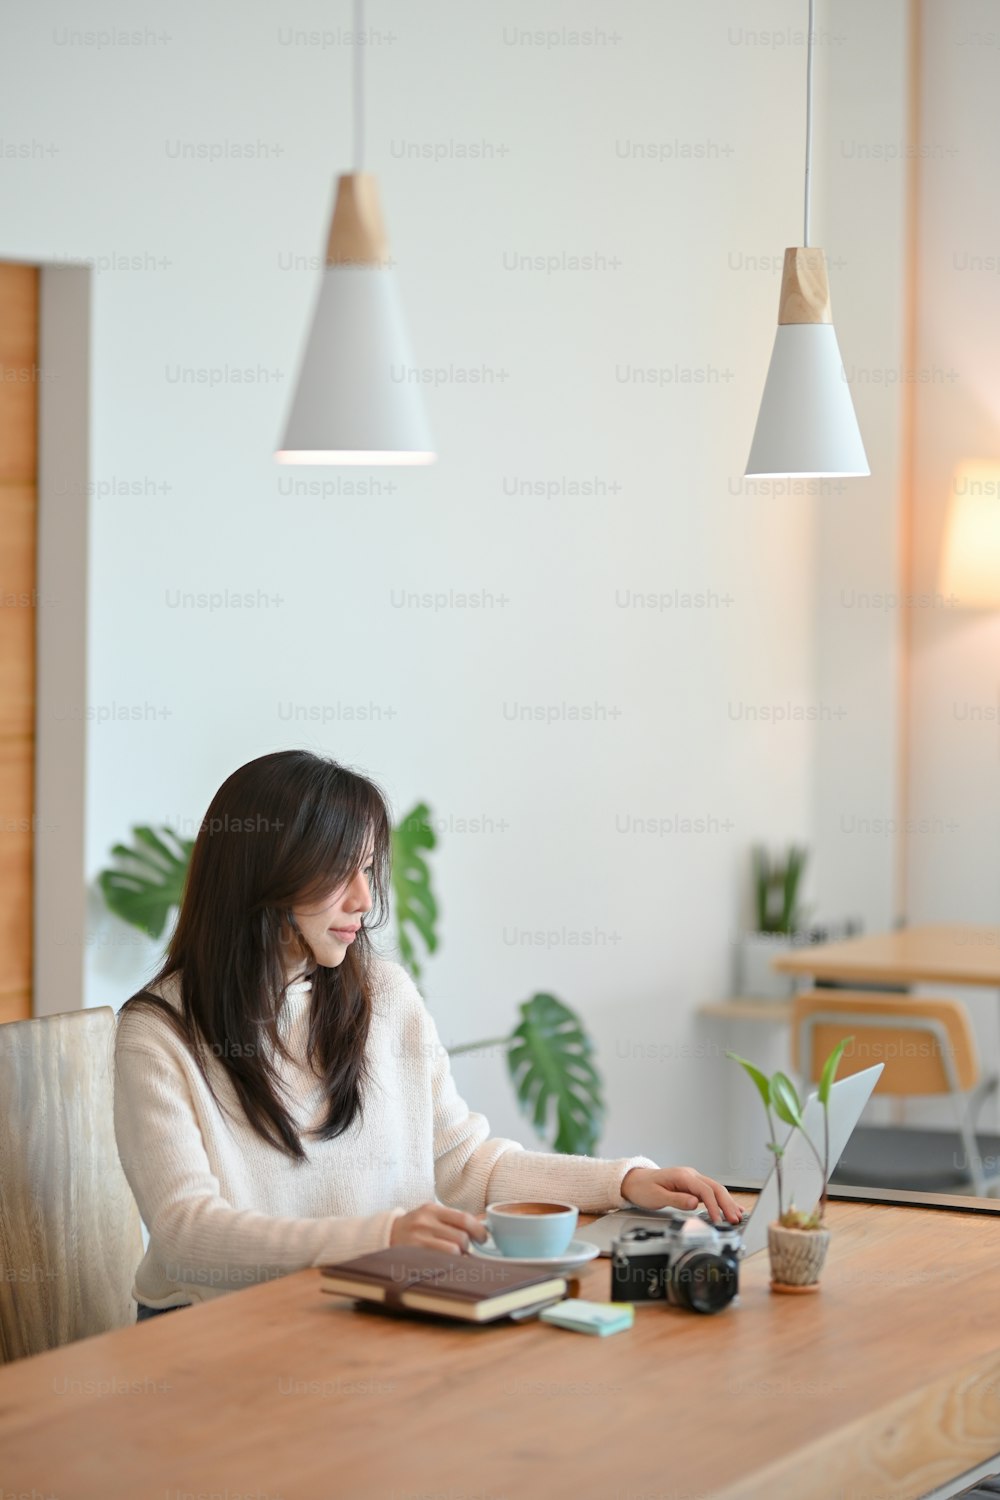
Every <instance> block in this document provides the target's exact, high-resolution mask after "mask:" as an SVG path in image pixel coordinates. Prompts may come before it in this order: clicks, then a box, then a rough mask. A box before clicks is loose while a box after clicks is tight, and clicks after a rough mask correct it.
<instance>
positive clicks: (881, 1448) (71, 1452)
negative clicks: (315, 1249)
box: [0, 1203, 1000, 1500]
mask: <svg viewBox="0 0 1000 1500" xmlns="http://www.w3.org/2000/svg"><path fill="white" fill-rule="evenodd" d="M990 1206H991V1207H992V1208H993V1209H995V1208H996V1204H992V1205H990ZM829 1214H830V1223H831V1226H832V1228H833V1230H834V1241H833V1245H832V1249H831V1255H830V1260H829V1262H828V1265H827V1269H826V1273H825V1278H824V1285H823V1290H822V1291H821V1292H820V1293H819V1294H818V1295H815V1296H805V1297H802V1296H800V1297H780V1296H774V1295H773V1294H772V1293H771V1292H770V1291H769V1290H768V1265H767V1257H766V1254H764V1255H761V1256H757V1257H755V1258H754V1259H753V1260H751V1261H749V1262H747V1264H746V1265H745V1266H744V1267H743V1269H742V1273H741V1274H742V1291H741V1301H740V1304H739V1306H737V1307H731V1308H729V1309H728V1310H727V1311H726V1312H725V1313H723V1314H722V1315H721V1316H718V1317H714V1318H713V1317H699V1316H697V1315H695V1314H689V1313H684V1312H681V1311H678V1310H675V1309H667V1308H665V1307H664V1306H663V1305H662V1304H652V1305H647V1306H645V1307H639V1308H637V1309H636V1321H635V1326H634V1327H633V1328H632V1329H630V1330H628V1331H627V1332H625V1333H622V1334H617V1335H614V1336H613V1337H611V1338H608V1339H598V1338H593V1337H585V1336H581V1335H579V1334H574V1333H568V1332H564V1331H562V1330H560V1329H555V1328H550V1327H547V1326H545V1325H544V1324H539V1323H537V1322H529V1323H524V1324H521V1325H515V1324H503V1325H497V1326H495V1327H492V1328H489V1327H483V1328H474V1327H455V1326H452V1325H441V1324H437V1323H430V1324H429V1323H418V1322H415V1321H412V1320H395V1319H389V1318H387V1317H386V1316H385V1315H384V1314H378V1313H364V1312H359V1311H356V1310H354V1308H353V1306H352V1304H351V1303H350V1302H348V1301H346V1300H344V1299H341V1298H334V1297H329V1296H326V1295H323V1294H322V1293H321V1292H320V1290H319V1276H318V1273H317V1272H315V1271H303V1272H300V1273H299V1274H298V1275H295V1276H289V1277H285V1278H283V1279H282V1280H280V1281H276V1282H272V1283H270V1284H267V1285H263V1286H256V1287H251V1288H248V1289H247V1290H245V1291H242V1292H237V1293H234V1294H232V1295H229V1296H226V1297H222V1298H219V1299H217V1300H215V1301H213V1302H210V1303H208V1304H205V1305H203V1306H201V1307H196V1308H192V1309H190V1310H186V1311H183V1312H178V1313H172V1314H171V1315H170V1316H169V1317H165V1318H156V1319H153V1320H152V1321H151V1322H148V1323H144V1324H141V1325H139V1326H137V1327H132V1328H127V1329H123V1330H120V1331H119V1332H117V1333H111V1334H103V1335H101V1336H100V1337H98V1338H92V1339H86V1340H84V1341H82V1342H80V1343H77V1344H73V1345H70V1346H68V1347H66V1348H64V1349H59V1350H55V1351H53V1352H51V1353H48V1354H41V1355H38V1356H36V1357H35V1358H33V1359H28V1360H22V1361H20V1362H18V1363H16V1364H13V1365H9V1366H7V1367H6V1368H4V1369H2V1370H0V1481H2V1484H0V1490H2V1493H3V1494H4V1495H7V1494H10V1493H14V1494H22V1493H23V1494H27V1495H31V1496H35V1495H38V1496H54V1497H58V1500H91V1497H93V1500H184V1497H186V1496H199V1495H200V1496H209V1495H211V1496H213V1497H225V1500H235V1497H236V1496H241V1497H248V1496H253V1497H256V1500H263V1497H270V1500H278V1497H281V1500H430V1497H433V1500H500V1497H505V1500H631V1497H636V1496H639V1497H643V1500H649V1497H653V1496H656V1497H658V1500H695V1497H704V1496H717V1497H724V1500H738V1497H739V1500H785V1497H787V1500H835V1497H836V1500H841V1497H842V1500H858V1497H861V1496H864V1497H866V1500H876V1497H877V1500H908V1497H915V1496H918V1495H922V1494H925V1493H926V1492H927V1491H928V1490H929V1489H932V1488H934V1487H935V1486H936V1485H939V1484H943V1483H946V1482H947V1481H949V1480H950V1479H952V1478H953V1477H956V1476H958V1475H960V1474H962V1473H964V1472H966V1471H967V1470H968V1469H970V1468H971V1467H973V1466H975V1465H977V1464H980V1463H982V1462H985V1461H986V1460H987V1459H989V1458H990V1457H991V1456H992V1455H993V1454H994V1453H996V1451H997V1450H998V1448H1000V1339H998V1335H997V1330H998V1328H1000V1268H998V1263H1000V1218H996V1217H991V1216H987V1215H986V1214H983V1215H980V1214H977V1213H958V1212H934V1211H930V1210H927V1209H923V1208H900V1207H895V1206H891V1207H890V1206H886V1205H873V1204H867V1203H832V1204H831V1205H830V1209H829ZM580 1286H581V1295H584V1296H590V1297H595V1298H602V1299H603V1298H605V1297H606V1296H607V1294H608V1286H609V1266H608V1262H607V1261H604V1260H601V1261H596V1262H594V1263H593V1264H592V1265H591V1266H590V1267H588V1268H587V1269H586V1271H585V1272H584V1273H583V1275H582V1277H581V1280H580ZM998 1467H1000V1464H998Z"/></svg>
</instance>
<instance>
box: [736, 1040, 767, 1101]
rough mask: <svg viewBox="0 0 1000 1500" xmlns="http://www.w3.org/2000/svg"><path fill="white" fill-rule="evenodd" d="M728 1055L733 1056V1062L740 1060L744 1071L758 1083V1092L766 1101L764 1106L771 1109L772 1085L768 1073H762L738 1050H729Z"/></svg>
mask: <svg viewBox="0 0 1000 1500" xmlns="http://www.w3.org/2000/svg"><path fill="white" fill-rule="evenodd" d="M726 1056H727V1057H730V1058H732V1060H733V1062H738V1063H739V1065H740V1067H741V1068H742V1069H743V1071H744V1072H745V1073H747V1074H749V1076H750V1077H751V1078H752V1079H753V1081H754V1083H755V1084H756V1085H757V1092H758V1093H759V1094H760V1097H761V1098H762V1099H763V1101H764V1108H765V1109H770V1107H771V1085H770V1083H769V1082H768V1080H767V1075H766V1074H765V1073H762V1072H761V1071H760V1069H759V1068H755V1067H754V1065H753V1063H752V1062H747V1060H746V1058H745V1057H740V1055H739V1053H738V1052H727V1053H726Z"/></svg>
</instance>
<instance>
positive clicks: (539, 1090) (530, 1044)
mask: <svg viewBox="0 0 1000 1500" xmlns="http://www.w3.org/2000/svg"><path fill="white" fill-rule="evenodd" d="M521 1016H522V1020H521V1024H520V1025H519V1026H517V1027H515V1029H514V1031H513V1033H512V1035H511V1038H510V1046H509V1048H508V1051H507V1067H508V1069H509V1071H510V1076H511V1079H512V1081H513V1084H514V1088H515V1090H516V1091H517V1098H518V1102H519V1104H520V1106H521V1109H522V1110H523V1112H524V1113H525V1114H526V1115H528V1116H529V1117H530V1118H531V1120H532V1123H533V1124H534V1127H535V1129H536V1130H537V1131H538V1133H539V1135H541V1134H542V1133H543V1132H544V1131H545V1128H546V1125H547V1124H548V1123H549V1122H550V1117H551V1116H552V1114H553V1113H554V1115H555V1124H556V1126H557V1134H556V1139H555V1150H556V1151H561V1152H565V1153H568V1154H570V1155H582V1156H588V1155H592V1154H593V1152H594V1150H595V1148H596V1146H597V1142H598V1140H599V1139H600V1134H601V1125H602V1123H603V1120H604V1099H603V1095H602V1084H601V1078H600V1075H599V1073H598V1072H597V1069H596V1068H595V1067H594V1064H593V1062H592V1060H591V1059H592V1057H593V1052H594V1048H593V1044H592V1042H591V1040H590V1038H589V1037H588V1035H587V1033H586V1032H585V1031H584V1029H583V1027H582V1025H581V1024H580V1021H579V1019H578V1018H577V1016H575V1015H574V1013H573V1012H572V1011H571V1010H570V1009H569V1007H568V1006H566V1005H563V1003H562V1001H561V1000H557V999H556V997H555V996H554V995H532V997H531V999H530V1000H526V1001H525V1002H524V1004H523V1005H522V1006H521Z"/></svg>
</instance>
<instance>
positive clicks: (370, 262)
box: [275, 0, 435, 465]
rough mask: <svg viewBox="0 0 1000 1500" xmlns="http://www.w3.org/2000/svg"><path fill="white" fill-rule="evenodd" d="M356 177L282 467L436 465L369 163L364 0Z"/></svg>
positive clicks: (329, 250) (348, 188)
mask: <svg viewBox="0 0 1000 1500" xmlns="http://www.w3.org/2000/svg"><path fill="white" fill-rule="evenodd" d="M354 31H355V35H354V148H355V149H354V159H355V170H354V171H353V172H349V173H346V174H345V175H343V176H341V177H340V178H339V180H338V183H337V194H336V201H335V204H334V209H333V219H332V222H331V225H330V235H329V239H328V242H327V247H326V257H325V265H324V269H323V279H322V281H321V282H320V287H319V295H318V297H317V300H316V304H315V309H314V311H313V316H312V323H311V325H310V328H309V334H308V337H307V339H306V346H305V352H304V354H303V356H302V362H301V365H300V367H299V373H298V381H297V383H296V386H295V391H294V394H293V396H292V404H291V408H290V410H289V413H288V420H287V422H286V425H285V432H284V436H283V438H282V441H281V447H280V448H279V449H278V451H277V453H276V454H275V458H276V459H277V460H278V462H279V463H284V464H371V465H377V464H429V463H433V462H434V458H435V454H434V445H433V443H432V441H431V436H430V432H429V430H428V427H427V420H426V417H425V416H424V410H423V400H422V397H421V393H420V387H419V384H418V383H417V381H416V373H417V372H416V370H415V368H414V361H413V355H412V352H411V350H410V343H409V338H408V336H407V332H406V325H405V322H404V319H403V310H402V305H401V303H400V299H399V292H398V289H397V286H396V279H395V274H394V272H393V270H392V267H391V264H390V260H389V251H388V245H387V241H386V236H385V228H384V225H383V223H382V215H381V211H380V208H379V202H378V189H377V186H376V182H375V178H374V177H373V176H372V175H371V174H370V173H368V172H364V171H362V170H361V162H362V157H363V149H362V147H363V133H364V131H363V127H364V101H363V81H364V75H363V62H362V59H363V54H364V51H365V46H364V42H363V40H362V38H363V33H364V7H363V0H355V6H354Z"/></svg>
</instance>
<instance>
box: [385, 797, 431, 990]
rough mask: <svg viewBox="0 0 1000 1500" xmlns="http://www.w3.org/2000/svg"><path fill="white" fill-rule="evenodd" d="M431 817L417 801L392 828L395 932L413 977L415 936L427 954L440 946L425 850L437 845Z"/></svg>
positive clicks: (417, 970)
mask: <svg viewBox="0 0 1000 1500" xmlns="http://www.w3.org/2000/svg"><path fill="white" fill-rule="evenodd" d="M430 816H431V814H430V809H429V808H428V806H427V804H426V802H418V803H417V805H416V807H415V808H414V809H413V811H412V812H410V813H408V814H407V815H406V817H405V818H401V819H400V821H399V822H398V823H397V824H396V827H395V828H394V829H393V830H392V894H393V909H394V913H395V918H396V932H397V935H398V938H399V952H400V957H401V958H402V960H403V963H404V964H405V965H406V967H407V968H408V969H409V971H410V973H411V974H412V975H413V976H414V977H416V976H417V975H418V974H419V973H420V964H419V962H418V960H417V946H416V939H417V938H418V937H419V938H420V939H422V941H423V944H424V947H425V948H426V949H427V952H428V953H433V952H434V950H435V949H436V948H437V945H438V938H437V930H436V924H437V919H438V905H437V901H436V899H435V897H434V892H433V890H432V888H431V872H430V869H429V867H428V864H427V861H426V859H425V858H424V850H425V849H433V848H434V847H435V846H436V844H437V838H436V836H435V833H434V830H433V828H432V827H431V825H430Z"/></svg>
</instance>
